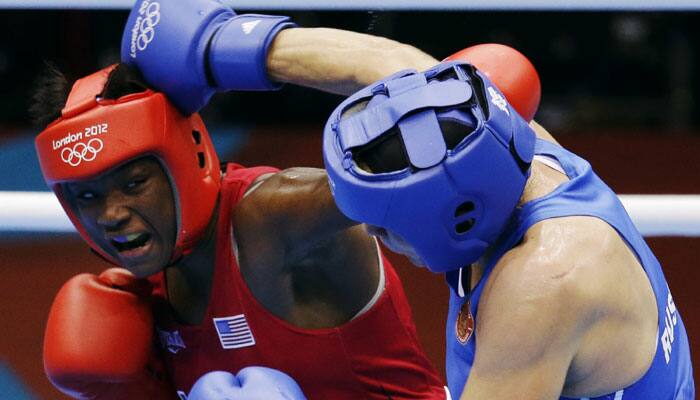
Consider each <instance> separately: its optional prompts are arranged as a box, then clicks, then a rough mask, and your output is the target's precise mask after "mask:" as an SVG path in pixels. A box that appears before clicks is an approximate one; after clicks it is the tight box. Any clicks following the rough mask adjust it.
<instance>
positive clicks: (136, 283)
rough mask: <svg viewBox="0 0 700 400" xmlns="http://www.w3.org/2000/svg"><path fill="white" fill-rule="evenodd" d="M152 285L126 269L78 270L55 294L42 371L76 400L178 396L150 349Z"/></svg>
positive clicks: (157, 357)
mask: <svg viewBox="0 0 700 400" xmlns="http://www.w3.org/2000/svg"><path fill="white" fill-rule="evenodd" d="M150 293H151V286H150V283H149V282H148V281H146V280H143V279H136V278H135V277H134V276H133V275H131V273H129V272H128V271H127V270H124V269H120V268H111V269H108V270H106V271H104V272H103V273H102V274H100V276H99V277H98V276H95V275H92V274H81V275H78V276H75V277H73V278H72V279H70V280H69V281H68V282H66V283H65V284H64V285H63V287H62V288H61V290H60V291H59V292H58V294H57V295H56V299H55V300H54V303H53V305H52V306H51V311H50V312H49V320H48V322H47V323H46V332H45V334H44V370H45V371H46V375H47V376H48V378H49V380H50V381H51V382H52V383H53V384H54V386H56V387H57V388H58V389H59V390H60V391H62V392H63V393H65V394H67V395H69V396H72V397H74V398H78V399H99V400H111V399H115V400H116V399H144V400H162V399H176V398H177V396H176V393H175V391H174V390H173V389H172V387H171V385H170V384H169V382H168V380H167V378H166V373H165V372H164V371H165V369H164V365H163V362H162V361H161V360H160V358H159V356H158V354H157V351H156V349H155V348H154V347H153V344H154V342H153V315H152V312H151V307H150V302H149V295H150Z"/></svg>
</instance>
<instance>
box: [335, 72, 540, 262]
mask: <svg viewBox="0 0 700 400" xmlns="http://www.w3.org/2000/svg"><path fill="white" fill-rule="evenodd" d="M366 101H369V102H368V103H367V106H366V108H364V109H363V110H362V111H359V112H357V113H355V114H352V115H350V116H347V117H344V116H343V114H344V113H345V112H346V111H347V110H348V109H349V108H350V107H352V106H355V105H357V104H358V103H362V102H366ZM440 123H443V124H445V123H453V124H454V123H457V124H460V125H462V126H463V128H464V130H465V135H464V137H463V138H462V139H461V141H459V142H458V143H457V144H456V145H455V146H454V148H452V149H449V148H448V146H447V144H446V142H445V139H444V136H443V131H442V130H441V126H440ZM394 127H397V128H398V132H399V133H398V134H399V135H400V139H401V142H402V143H403V147H404V148H403V149H402V152H403V154H404V156H405V158H406V161H405V163H404V165H402V166H401V167H399V168H397V170H393V171H387V172H378V173H372V172H370V171H368V170H366V169H363V165H362V163H361V162H358V158H357V154H358V152H359V151H362V149H367V148H368V147H369V146H373V145H376V144H377V143H379V142H381V141H382V140H385V139H386V137H387V136H388V135H392V132H394V133H395V132H396V130H395V129H392V128H394ZM534 148H535V133H534V131H533V130H532V129H531V128H530V127H529V126H528V123H527V122H526V121H525V120H523V119H522V118H521V117H520V115H519V114H518V113H517V112H516V111H515V110H514V109H513V108H512V107H511V106H510V104H508V103H507V102H506V100H505V98H504V97H503V95H502V94H501V92H500V91H499V90H498V89H497V88H496V86H495V85H494V84H492V83H491V82H490V81H489V80H488V79H487V78H486V77H485V76H484V75H482V74H481V73H479V72H478V71H476V69H475V68H473V67H472V66H471V65H469V64H466V63H464V62H448V63H442V64H439V65H437V66H435V67H433V68H431V69H429V70H427V71H425V72H423V73H418V72H416V71H413V70H408V71H402V72H399V73H397V74H394V75H392V76H390V77H388V78H386V79H383V80H381V81H379V82H377V83H374V84H372V85H370V86H368V87H366V88H364V89H362V90H360V91H359V92H357V93H355V94H354V95H352V96H350V97H349V98H348V99H347V100H345V101H344V102H343V103H341V104H340V106H338V108H336V109H335V111H334V112H333V114H332V115H331V117H330V119H329V120H328V122H327V123H326V127H325V130H324V136H323V155H324V161H325V164H326V169H327V171H328V178H329V180H330V186H331V190H333V194H334V196H335V201H336V203H337V204H338V207H339V208H340V210H341V211H342V212H343V213H344V214H345V215H346V216H348V217H349V218H351V219H353V220H355V221H359V222H365V223H368V224H371V225H376V226H380V227H383V228H386V229H387V230H389V231H392V232H394V233H398V234H399V235H400V236H401V237H402V238H403V239H404V240H406V241H407V242H408V243H409V244H411V245H412V246H413V247H414V249H415V250H416V252H417V253H418V255H419V256H420V257H421V258H422V260H423V261H424V262H425V263H426V264H427V265H428V268H430V270H432V271H433V272H446V271H450V270H454V269H458V268H461V267H464V266H467V265H469V264H471V263H472V262H474V261H476V260H478V259H479V257H481V256H482V255H483V254H484V252H485V251H486V249H487V248H488V247H489V246H490V245H491V244H493V243H494V242H495V241H496V239H497V238H498V236H499V235H500V234H501V233H502V232H503V230H504V229H505V227H506V224H507V223H508V220H509V219H510V217H511V215H512V214H513V211H514V210H515V207H516V205H517V203H518V200H519V199H520V196H521V195H522V192H523V189H524V187H525V181H526V180H527V178H528V176H529V171H530V163H531V162H532V157H533V154H534Z"/></svg>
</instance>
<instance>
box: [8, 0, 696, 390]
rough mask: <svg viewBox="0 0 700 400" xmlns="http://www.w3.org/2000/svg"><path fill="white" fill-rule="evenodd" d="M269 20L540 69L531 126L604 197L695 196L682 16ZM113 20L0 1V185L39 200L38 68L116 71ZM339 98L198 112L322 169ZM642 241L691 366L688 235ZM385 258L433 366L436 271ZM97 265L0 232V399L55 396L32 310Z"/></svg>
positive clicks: (286, 96)
mask: <svg viewBox="0 0 700 400" xmlns="http://www.w3.org/2000/svg"><path fill="white" fill-rule="evenodd" d="M96 1H97V0H96ZM246 11H249V10H246ZM250 11H253V10H250ZM259 11H260V12H261V13H267V14H271V13H275V11H274V10H267V9H265V10H259ZM278 13H283V14H288V15H291V16H292V18H293V19H294V20H295V21H296V22H297V23H299V25H301V26H305V27H314V26H326V27H335V28H343V29H349V30H353V31H358V32H365V33H370V34H376V35H382V36H386V37H389V38H392V39H396V40H398V41H402V42H405V43H409V44H413V45H415V46H416V47H418V48H420V49H422V50H424V51H425V52H427V53H429V54H431V55H433V56H435V57H436V58H438V59H442V58H444V57H446V56H448V55H449V54H451V53H453V52H455V51H457V50H460V49H462V48H464V47H467V46H470V45H474V44H478V43H486V42H498V43H504V44H508V45H510V46H512V47H515V48H517V49H519V50H520V51H521V52H522V53H524V54H525V55H526V56H528V57H529V58H530V60H531V61H532V62H533V64H534V65H535V67H536V68H537V69H538V71H539V73H540V77H541V80H542V103H541V105H540V108H539V112H538V114H537V116H536V119H537V120H538V121H539V122H540V123H541V124H542V125H543V126H545V127H546V128H548V129H549V130H550V132H551V133H552V134H554V135H555V137H557V139H558V140H559V141H560V142H562V144H563V145H565V146H566V147H568V148H569V149H572V150H573V151H574V152H577V153H579V154H580V155H582V156H583V157H584V158H587V159H588V160H589V161H590V162H591V164H592V165H593V167H594V169H595V170H596V171H597V172H598V174H599V175H601V176H602V178H603V179H604V180H606V181H607V182H608V184H609V185H610V186H611V187H612V188H613V189H614V190H615V191H616V192H618V193H620V194H632V193H639V194H700V80H699V79H698V77H697V73H696V71H697V70H698V66H699V65H700V64H699V63H700V60H699V59H698V57H699V56H700V39H699V38H700V32H699V31H700V26H699V25H700V24H699V23H698V22H699V21H700V20H699V18H698V17H700V15H699V13H698V12H697V11H668V12H649V11H646V12H627V11H605V12H594V11H576V12H572V11H570V12H558V11H551V10H549V11H492V12H491V11H459V10H451V11H436V10H431V11H425V10H423V11H386V10H384V11H382V10H362V11H322V12H310V11H278ZM126 16H127V11H126V10H125V9H124V10H76V9H73V10H56V9H53V10H42V9H32V10H22V9H4V8H3V7H2V2H0V87H1V88H2V98H1V99H0V191H46V190H47V188H46V186H45V185H44V183H43V180H42V178H41V174H40V171H39V167H38V163H37V161H36V155H35V153H34V148H33V138H34V136H35V135H36V134H37V133H38V132H39V131H40V130H41V129H42V127H33V126H32V125H31V122H30V121H29V118H28V115H27V108H28V106H29V104H30V97H31V92H32V88H33V87H34V86H35V81H36V78H37V76H38V75H39V74H40V73H41V71H42V69H43V68H44V65H45V62H51V63H53V64H55V65H56V66H58V67H59V69H61V70H63V71H64V72H66V73H67V74H69V75H70V76H72V77H81V76H83V75H86V74H88V73H90V72H93V71H95V70H97V69H99V68H101V67H104V66H106V65H108V64H111V63H113V62H116V61H118V53H119V51H118V50H119V43H120V39H121V31H122V28H123V24H124V22H125V20H126ZM340 101H341V98H340V97H338V96H334V95H328V94H323V93H319V92H314V91H312V90H309V89H303V88H298V87H292V86H287V87H285V88H284V89H282V90H281V91H278V92H274V93H229V94H223V95H221V94H220V95H217V96H216V97H215V98H214V100H213V102H212V104H211V105H210V106H209V107H208V108H207V109H206V110H205V111H204V112H203V117H204V119H205V121H206V122H207V123H208V125H209V129H210V132H211V134H212V136H213V137H214V141H215V143H216V146H217V149H218V151H219V153H220V158H222V159H228V160H235V161H237V162H239V163H244V164H248V165H255V164H266V165H273V166H277V167H280V168H284V167H289V166H314V167H322V160H321V150H320V148H321V147H320V143H321V131H322V126H323V123H324V122H325V118H326V116H327V115H328V114H329V113H330V111H331V110H332V109H333V108H334V107H335V106H336V105H337V104H338V103H339V102H340ZM1 201H2V200H0V202H1ZM2 207H3V205H2V204H1V203H0V208H2ZM648 242H649V243H650V245H651V247H652V248H653V249H654V250H655V252H656V254H657V256H658V258H659V259H660V261H661V263H662V265H663V266H664V268H665V273H666V276H667V278H668V281H669V285H670V287H671V290H672V291H673V293H674V298H675V302H676V305H677V306H678V308H679V309H680V312H681V314H682V316H683V318H684V320H685V323H686V327H687V329H688V333H689V335H690V337H691V346H692V350H693V353H694V355H695V357H694V358H695V360H696V363H695V365H696V369H700V356H698V355H697V354H698V352H700V350H699V349H700V347H699V346H700V295H698V293H697V291H698V287H699V286H698V282H700V279H699V278H700V272H699V270H700V238H679V237H656V238H648ZM392 260H394V261H395V263H396V264H397V267H398V269H399V273H400V274H401V276H402V279H403V280H404V284H405V287H406V291H407V294H408V296H409V300H410V301H411V304H412V306H413V310H414V316H415V319H416V323H417V325H418V329H419V334H420V337H421V340H422V342H423V344H424V345H425V348H426V350H427V352H428V354H429V356H430V358H431V359H432V360H433V362H434V363H435V365H436V366H437V367H438V369H440V370H441V371H442V372H444V343H445V339H444V326H443V325H444V322H443V321H444V317H445V315H446V309H447V298H448V293H447V286H445V285H444V282H443V281H442V279H441V277H440V276H436V275H432V274H430V273H428V272H426V271H423V270H419V269H417V268H413V267H411V266H410V265H409V264H408V263H407V262H406V261H405V260H404V259H402V258H401V257H397V256H392ZM106 267H107V265H105V264H104V263H103V262H102V261H100V260H98V259H97V258H96V257H94V256H92V255H91V254H90V252H89V251H88V248H87V246H86V245H83V244H82V242H81V241H80V239H79V238H78V237H77V235H76V234H66V233H41V232H8V231H6V230H5V229H3V227H2V226H0V318H2V322H1V323H0V398H2V399H5V398H7V399H57V398H63V397H62V396H61V395H60V394H59V393H58V392H57V391H55V390H54V389H53V388H52V387H51V385H50V383H49V382H48V381H47V379H46V378H45V376H44V374H43V370H42V362H41V347H42V338H43V327H44V324H45V321H46V316H47V314H48V309H49V306H50V304H51V300H52V298H53V296H54V295H55V293H56V292H57V290H58V288H59V287H60V285H61V284H62V283H63V282H65V281H66V280H67V279H68V278H69V277H70V276H72V275H74V274H76V273H79V272H84V271H93V272H98V271H101V270H102V269H104V268H106ZM696 381H700V376H699V375H698V374H697V373H696Z"/></svg>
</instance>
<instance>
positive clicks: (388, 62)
mask: <svg viewBox="0 0 700 400" xmlns="http://www.w3.org/2000/svg"><path fill="white" fill-rule="evenodd" d="M437 63H438V60H436V59H434V58H433V57H431V56H429V55H427V54H425V53H424V52H422V51H420V50H418V49H417V48H415V47H413V46H409V45H406V44H403V43H399V42H396V41H393V40H391V39H387V38H383V37H379V36H372V35H367V34H363V33H356V32H350V31H344V30H339V29H331V28H295V29H285V30H283V31H281V32H280V33H279V34H278V35H277V37H276V38H275V40H274V42H273V44H272V47H271V48H270V52H269V53H268V59H267V68H268V74H269V75H270V77H271V78H272V79H273V80H276V81H280V82H288V83H293V84H297V85H302V86H307V87H312V88H316V89H320V90H323V91H327V92H331V93H337V94H344V95H349V94H351V93H354V92H355V91H357V90H359V89H361V88H363V87H364V86H366V85H368V84H370V83H372V82H375V81H377V80H379V79H382V78H384V77H386V76H388V75H391V74H392V73H394V72H398V71H400V70H403V69H407V68H413V69H417V70H424V69H427V68H430V67H432V66H433V65H435V64H437Z"/></svg>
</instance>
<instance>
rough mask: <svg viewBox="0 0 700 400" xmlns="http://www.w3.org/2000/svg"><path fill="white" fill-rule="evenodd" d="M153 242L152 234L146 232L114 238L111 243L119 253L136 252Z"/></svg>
mask: <svg viewBox="0 0 700 400" xmlns="http://www.w3.org/2000/svg"><path fill="white" fill-rule="evenodd" d="M149 240H151V234H150V233H146V232H140V233H130V234H128V235H119V236H114V237H112V238H111V239H110V243H112V245H113V246H114V248H115V249H117V251H118V252H120V253H121V252H123V251H129V250H134V249H137V248H139V247H142V246H145V245H146V243H148V241H149Z"/></svg>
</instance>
